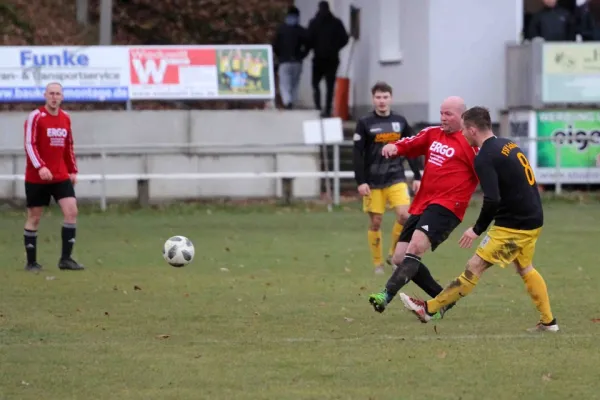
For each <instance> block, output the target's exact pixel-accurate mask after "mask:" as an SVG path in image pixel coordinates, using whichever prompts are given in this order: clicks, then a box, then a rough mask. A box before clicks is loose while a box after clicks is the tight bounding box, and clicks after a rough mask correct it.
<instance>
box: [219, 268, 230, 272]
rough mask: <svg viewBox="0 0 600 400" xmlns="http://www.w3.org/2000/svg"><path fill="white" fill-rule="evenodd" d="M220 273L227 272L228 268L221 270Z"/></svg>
mask: <svg viewBox="0 0 600 400" xmlns="http://www.w3.org/2000/svg"><path fill="white" fill-rule="evenodd" d="M221 271H222V272H229V268H221Z"/></svg>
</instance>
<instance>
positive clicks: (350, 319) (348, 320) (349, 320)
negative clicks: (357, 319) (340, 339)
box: [344, 317, 354, 322]
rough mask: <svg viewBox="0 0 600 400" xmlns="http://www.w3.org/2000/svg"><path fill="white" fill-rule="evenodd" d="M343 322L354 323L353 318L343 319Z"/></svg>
mask: <svg viewBox="0 0 600 400" xmlns="http://www.w3.org/2000/svg"><path fill="white" fill-rule="evenodd" d="M344 321H346V322H352V321H354V318H348V317H344Z"/></svg>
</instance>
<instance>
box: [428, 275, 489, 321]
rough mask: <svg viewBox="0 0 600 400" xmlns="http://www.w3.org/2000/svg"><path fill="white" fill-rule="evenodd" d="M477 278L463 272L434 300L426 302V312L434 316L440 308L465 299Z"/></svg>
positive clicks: (475, 283)
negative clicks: (462, 298)
mask: <svg viewBox="0 0 600 400" xmlns="http://www.w3.org/2000/svg"><path fill="white" fill-rule="evenodd" d="M478 281H479V278H478V277H477V276H475V275H473V274H472V273H471V272H469V271H465V272H463V273H462V274H461V275H460V276H459V277H458V278H456V279H455V280H453V281H452V282H450V284H449V285H448V287H446V288H445V289H444V290H443V291H442V292H441V293H440V294H438V295H437V296H436V297H435V298H434V299H431V300H429V301H428V302H427V312H428V313H429V314H435V313H436V312H438V311H439V310H440V309H441V308H442V307H444V306H447V305H448V304H452V303H454V302H456V301H458V300H459V299H460V298H461V297H465V296H466V295H468V294H469V293H471V291H472V290H473V288H474V287H475V285H477V282H478Z"/></svg>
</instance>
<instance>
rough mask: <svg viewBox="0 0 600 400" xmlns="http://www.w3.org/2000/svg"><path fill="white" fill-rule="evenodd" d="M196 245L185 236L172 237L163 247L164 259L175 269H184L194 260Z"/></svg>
mask: <svg viewBox="0 0 600 400" xmlns="http://www.w3.org/2000/svg"><path fill="white" fill-rule="evenodd" d="M194 253H195V251H194V244H193V243H192V241H191V240H190V239H188V238H186V237H185V236H173V237H170V238H169V239H168V240H167V241H166V242H165V245H164V246H163V257H164V258H165V261H166V262H168V263H169V265H171V266H173V267H183V266H186V265H188V264H189V263H191V262H192V260H193V259H194Z"/></svg>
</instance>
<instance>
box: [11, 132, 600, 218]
mask: <svg viewBox="0 0 600 400" xmlns="http://www.w3.org/2000/svg"><path fill="white" fill-rule="evenodd" d="M512 139H513V140H514V141H515V143H517V145H519V147H521V148H522V150H523V152H524V153H525V154H526V155H527V157H528V159H529V160H530V163H531V168H532V169H533V170H534V172H535V174H536V178H537V180H538V183H540V184H550V185H555V192H556V193H557V194H560V193H561V192H562V187H563V185H564V184H568V183H582V184H600V155H599V154H600V150H598V144H599V143H597V142H595V141H594V140H592V139H586V140H578V141H577V142H574V141H573V140H571V142H569V141H568V140H565V139H561V138H557V137H538V138H529V137H514V138H512ZM541 143H549V145H550V146H547V145H546V146H544V147H542V146H540V144H541ZM352 145H353V143H352V142H351V141H347V142H343V143H340V144H332V145H328V146H331V148H332V152H331V153H332V159H331V160H330V161H331V165H332V166H333V168H332V170H331V171H329V172H323V171H306V170H304V171H303V170H294V171H280V170H278V169H277V167H276V163H275V164H274V165H275V168H274V170H273V171H269V172H247V171H243V170H241V171H239V172H197V173H196V172H193V173H177V172H173V173H169V172H163V173H149V172H148V171H147V169H146V171H144V172H142V173H131V172H127V171H124V172H123V173H116V174H115V173H108V172H106V171H107V169H108V168H107V167H108V165H107V164H108V162H109V161H108V157H109V156H115V155H120V156H142V157H143V156H149V155H168V154H193V155H206V156H211V155H213V156H224V155H239V154H251V155H263V156H264V155H272V156H273V157H274V160H275V159H276V157H277V156H279V155H284V154H296V155H297V154H299V152H303V151H306V152H314V153H315V156H318V154H319V153H318V149H317V146H307V145H304V144H285V145H277V146H264V145H255V144H254V145H251V144H249V145H239V144H236V148H232V147H231V145H230V144H229V145H228V144H214V145H206V144H200V143H182V144H173V143H154V144H144V145H88V146H85V145H81V146H77V147H76V153H77V155H78V156H91V157H98V158H99V159H100V160H101V162H100V170H99V171H97V172H94V173H81V174H79V175H78V180H79V181H87V182H92V183H99V184H100V199H99V200H100V206H101V208H102V209H103V210H105V209H106V207H107V184H108V182H111V181H135V182H137V192H138V193H137V197H138V201H139V202H140V203H141V204H147V203H148V202H149V197H150V195H149V184H150V181H152V180H169V179H171V180H245V179H271V180H276V181H277V182H278V184H279V185H280V187H281V189H282V190H281V193H282V194H281V197H283V198H284V200H285V201H291V198H292V196H293V195H292V194H293V185H294V180H295V179H299V178H315V179H330V180H332V181H333V187H332V193H330V194H329V197H330V199H331V202H332V203H333V204H335V205H339V204H340V189H341V184H340V181H341V180H342V179H354V172H353V171H352V169H351V168H349V169H348V170H342V169H341V164H342V163H341V157H340V148H341V147H349V146H352ZM574 146H576V147H575V148H576V149H578V148H582V147H583V148H587V149H588V151H587V152H579V154H578V153H577V152H575V153H573V151H572V150H573V147H574ZM589 149H592V150H589ZM566 150H569V151H568V154H563V153H565V152H566ZM542 153H543V154H542ZM574 154H575V156H574ZM23 156H24V151H23V149H16V148H13V149H6V148H5V149H0V160H1V159H2V158H6V157H10V158H12V173H10V174H0V181H12V182H13V195H14V196H16V193H17V190H16V185H17V183H18V182H20V181H23V180H24V176H23V174H19V173H17V171H18V170H19V169H18V166H19V163H22V157H23ZM563 163H566V164H567V165H566V166H563ZM540 164H541V165H540ZM406 175H407V177H408V178H412V177H413V174H412V172H411V171H409V170H407V171H406Z"/></svg>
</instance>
